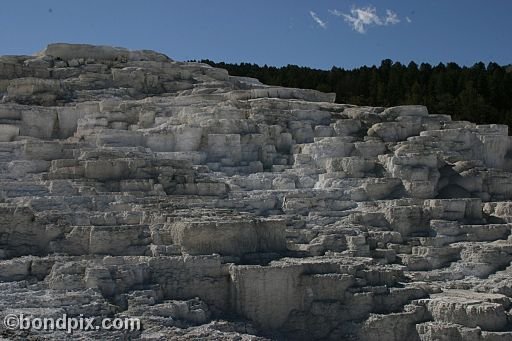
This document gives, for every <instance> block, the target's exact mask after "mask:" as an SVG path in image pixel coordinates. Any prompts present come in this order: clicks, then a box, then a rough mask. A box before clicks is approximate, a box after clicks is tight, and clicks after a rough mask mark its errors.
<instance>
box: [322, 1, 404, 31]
mask: <svg viewBox="0 0 512 341" xmlns="http://www.w3.org/2000/svg"><path fill="white" fill-rule="evenodd" d="M329 12H330V13H331V14H332V15H335V16H338V17H343V19H344V20H345V22H346V23H348V24H349V25H350V26H351V27H352V28H353V29H354V30H356V31H357V32H359V33H366V29H367V26H372V25H375V26H387V25H396V24H398V23H399V22H400V18H398V15H397V14H396V13H395V12H393V11H391V10H389V9H388V10H386V16H385V17H384V16H383V17H379V15H378V14H377V9H376V8H375V7H372V6H368V7H360V8H357V7H353V8H352V9H351V10H350V14H347V13H343V12H340V11H338V10H330V11H329Z"/></svg>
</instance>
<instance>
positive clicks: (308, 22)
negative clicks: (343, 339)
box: [0, 0, 512, 69]
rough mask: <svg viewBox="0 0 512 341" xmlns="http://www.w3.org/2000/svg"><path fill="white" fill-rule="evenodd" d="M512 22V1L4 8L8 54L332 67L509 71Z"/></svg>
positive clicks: (1, 28)
mask: <svg viewBox="0 0 512 341" xmlns="http://www.w3.org/2000/svg"><path fill="white" fill-rule="evenodd" d="M511 14H512V1H509V0H487V1H484V0H421V1H420V0H372V1H356V0H354V1H347V0H273V1H272V0H259V1H256V0H253V1H244V0H184V1H173V0H168V1H163V0H162V1H158V0H155V1H151V0H146V1H129V0H126V1H107V0H101V1H99V0H87V1H73V0H66V1H64V0H48V1H43V0H40V1H35V0H33V1H29V0H25V1H5V2H3V3H2V6H1V8H0V54H2V55H4V54H32V53H34V52H36V51H39V50H41V49H43V48H44V46H46V44H48V43H51V42H76V43H90V44H105V45H115V46H123V47H127V48H130V49H153V50H157V51H160V52H164V53H166V54H167V55H168V56H170V57H171V58H173V59H176V60H189V59H203V58H208V59H212V60H214V61H226V62H253V63H258V64H268V65H276V66H281V65H286V64H297V65H302V66H310V67H315V68H324V69H328V68H330V67H331V66H333V65H336V66H340V67H345V68H352V67H357V66H361V65H373V64H380V61H381V60H382V59H385V58H390V59H393V60H395V61H401V62H405V63H407V62H409V61H411V60H414V61H416V62H418V63H420V62H429V63H432V64H437V63H439V62H449V61H454V62H457V63H459V64H464V65H472V64H473V63H475V62H477V61H484V62H489V61H495V62H498V63H500V64H510V63H512V44H511V41H512V39H511V37H510V35H511V33H512V20H511V19H510V18H511Z"/></svg>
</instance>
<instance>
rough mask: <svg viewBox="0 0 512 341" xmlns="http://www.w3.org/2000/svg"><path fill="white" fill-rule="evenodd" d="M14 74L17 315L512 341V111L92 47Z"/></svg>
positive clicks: (8, 74)
mask: <svg viewBox="0 0 512 341" xmlns="http://www.w3.org/2000/svg"><path fill="white" fill-rule="evenodd" d="M0 93H1V95H2V100H1V102H0V170H1V172H0V316H2V317H3V316H5V315H7V314H10V313H20V312H23V313H24V314H25V315H31V316H35V317H52V316H55V317H60V316H62V314H64V313H65V314H67V315H69V316H79V315H80V314H83V315H85V316H91V317H96V318H102V317H135V318H140V319H141V321H142V327H143V328H142V330H139V331H87V332H85V331H75V332H74V334H73V335H72V337H74V338H77V339H89V338H100V339H105V340H117V339H127V340H128V339H131V340H135V339H142V340H166V339H180V340H181V339H183V340H187V339H188V340H195V339H199V338H200V339H214V340H265V339H289V340H384V341H385V340H390V341H391V340H395V341H401V340H421V341H430V340H478V341H480V340H481V341H484V340H486V341H491V340H492V341H494V340H512V318H511V312H512V311H511V301H510V300H511V298H512V277H511V274H512V265H511V262H512V237H511V236H510V235H511V233H510V232H511V227H512V203H511V201H510V200H511V199H512V173H511V172H512V143H511V141H512V140H511V138H510V137H509V136H508V127H506V126H501V125H477V124H473V123H470V122H465V121H453V120H452V119H451V117H450V116H448V115H430V114H429V113H428V111H427V109H426V108H425V107H423V106H401V107H393V108H376V107H357V106H353V105H349V104H336V103H334V95H333V94H325V93H321V92H318V91H314V90H305V89H290V88H282V87H275V86H267V85H264V84H261V83H260V82H259V81H257V80H255V79H250V78H244V77H233V76H230V75H228V73H227V72H226V71H225V70H222V69H215V68H212V67H210V66H208V65H205V64H199V63H183V62H177V61H173V60H172V59H170V58H168V57H167V56H165V55H163V54H160V53H157V52H153V51H129V50H127V49H123V48H115V47H105V46H91V45H74V44H51V45H49V46H48V47H47V48H46V49H45V50H44V51H42V52H40V53H38V54H37V55H35V56H3V57H0ZM0 337H3V338H6V339H19V338H32V339H48V340H50V339H62V340H64V339H68V338H69V337H71V336H70V335H68V334H66V333H65V332H63V331H53V332H44V331H33V330H32V331H28V332H27V331H16V330H15V331H12V330H7V329H6V328H5V327H4V326H0Z"/></svg>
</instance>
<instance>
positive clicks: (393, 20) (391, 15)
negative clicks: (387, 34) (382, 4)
mask: <svg viewBox="0 0 512 341" xmlns="http://www.w3.org/2000/svg"><path fill="white" fill-rule="evenodd" d="M399 22H400V19H399V18H398V15H397V14H396V13H395V12H393V11H392V10H389V9H387V10H386V20H384V24H385V25H396V24H398V23H399Z"/></svg>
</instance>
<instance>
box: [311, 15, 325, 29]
mask: <svg viewBox="0 0 512 341" xmlns="http://www.w3.org/2000/svg"><path fill="white" fill-rule="evenodd" d="M309 15H311V18H313V20H314V21H315V22H316V23H317V24H318V26H320V27H321V28H324V29H325V28H327V23H326V22H325V21H323V20H322V19H320V18H319V17H318V15H316V13H315V12H313V11H309Z"/></svg>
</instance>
